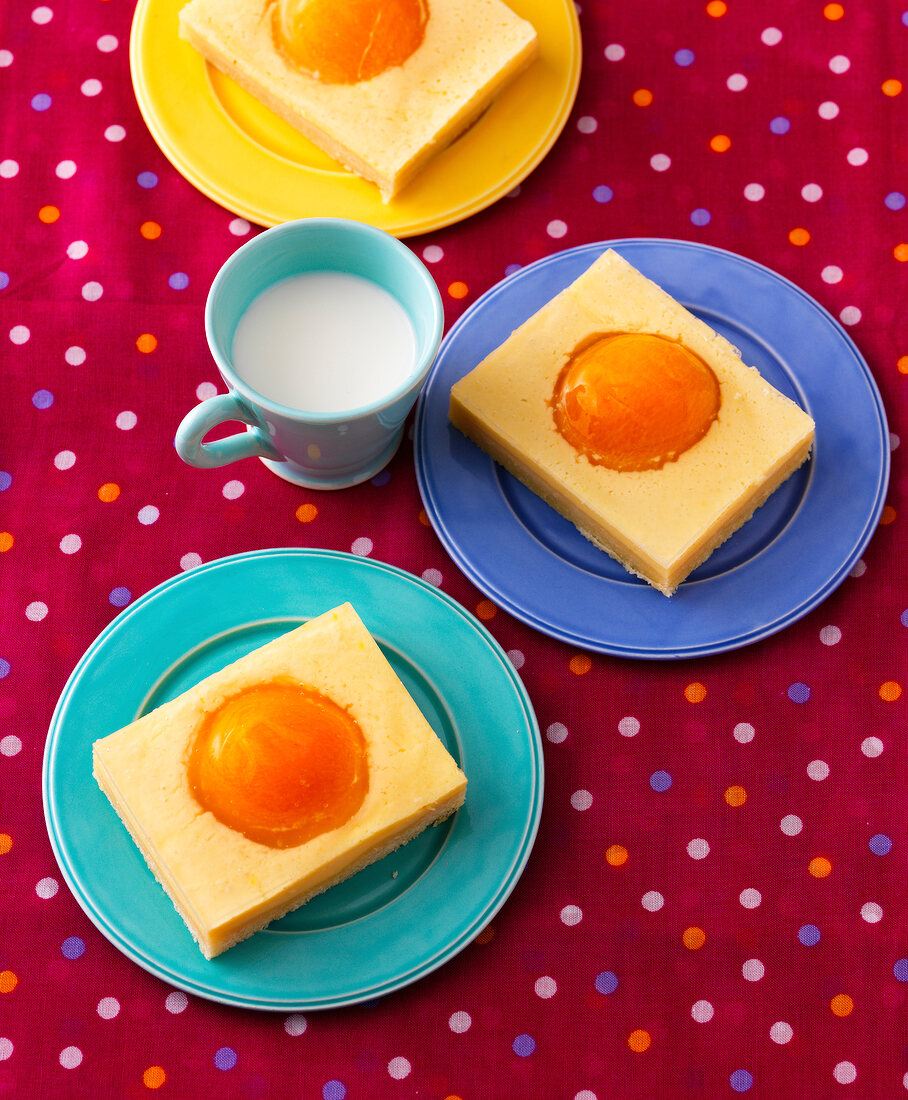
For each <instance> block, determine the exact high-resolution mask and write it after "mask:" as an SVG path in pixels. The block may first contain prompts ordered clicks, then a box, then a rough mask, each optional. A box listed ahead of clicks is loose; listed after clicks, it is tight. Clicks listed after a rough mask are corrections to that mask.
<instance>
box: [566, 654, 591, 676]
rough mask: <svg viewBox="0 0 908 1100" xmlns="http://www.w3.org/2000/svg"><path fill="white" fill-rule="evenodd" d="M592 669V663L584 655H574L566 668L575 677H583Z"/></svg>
mask: <svg viewBox="0 0 908 1100" xmlns="http://www.w3.org/2000/svg"><path fill="white" fill-rule="evenodd" d="M592 667H593V662H592V660H591V659H590V658H589V657H588V656H587V655H586V654H585V653H575V654H574V656H573V657H572V658H571V659H570V661H569V662H568V668H569V669H570V670H571V672H573V673H574V675H575V676H585V675H586V674H587V673H588V672H589V670H590V669H591V668H592Z"/></svg>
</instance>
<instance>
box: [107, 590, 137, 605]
mask: <svg viewBox="0 0 908 1100" xmlns="http://www.w3.org/2000/svg"><path fill="white" fill-rule="evenodd" d="M107 598H108V599H109V600H110V602H111V603H112V604H113V605H114V607H125V606H126V605H127V604H128V603H129V601H130V600H131V599H132V593H131V592H130V591H129V589H128V588H124V587H123V585H117V587H116V588H114V589H113V591H112V592H111V593H110V595H109V596H108V597H107Z"/></svg>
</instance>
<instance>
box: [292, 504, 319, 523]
mask: <svg viewBox="0 0 908 1100" xmlns="http://www.w3.org/2000/svg"><path fill="white" fill-rule="evenodd" d="M317 515H318V508H316V506H315V505H314V504H310V503H306V504H301V505H300V506H299V508H297V510H296V518H297V519H298V520H299V521H300V523H311V522H312V521H313V520H314V519H315V517H316V516H317Z"/></svg>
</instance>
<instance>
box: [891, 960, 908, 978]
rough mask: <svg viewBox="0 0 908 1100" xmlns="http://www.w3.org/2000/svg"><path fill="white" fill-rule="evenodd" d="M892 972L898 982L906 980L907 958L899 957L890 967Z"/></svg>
mask: <svg viewBox="0 0 908 1100" xmlns="http://www.w3.org/2000/svg"><path fill="white" fill-rule="evenodd" d="M892 973H893V974H895V976H896V977H897V978H898V980H899V981H900V982H908V959H899V961H898V962H897V963H896V964H895V966H894V967H893V968H892Z"/></svg>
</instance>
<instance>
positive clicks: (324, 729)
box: [93, 604, 467, 958]
mask: <svg viewBox="0 0 908 1100" xmlns="http://www.w3.org/2000/svg"><path fill="white" fill-rule="evenodd" d="M263 692H264V695H263ZM265 695H267V697H268V698H269V699H270V700H271V702H267V700H266V702H263V698H265ZM275 700H276V702H275ZM300 700H302V702H300ZM313 700H314V702H313ZM269 707H270V708H271V709H267V708H269ZM313 707H314V708H315V709H314V710H313V709H312V708H313ZM294 708H297V709H294ZM299 708H302V709H299ZM306 708H309V709H306ZM300 716H302V717H300ZM326 716H327V717H326ZM294 722H296V723H297V725H294ZM231 739H233V741H231ZM93 749H94V774H95V778H96V780H97V782H98V784H99V786H100V787H101V790H102V791H103V792H104V793H105V794H106V795H107V797H108V799H109V800H110V802H111V804H112V805H113V808H114V809H115V810H116V812H117V814H119V816H120V818H121V819H122V822H123V824H124V825H125V826H126V828H127V829H128V830H129V833H130V834H131V836H132V838H133V840H134V841H135V843H136V845H137V846H138V848H139V850H140V852H141V853H142V855H143V856H144V858H145V860H146V862H147V864H148V866H149V867H150V869H151V871H152V872H153V873H154V875H155V877H156V878H157V879H158V881H159V882H160V884H161V885H162V886H163V887H164V889H165V891H166V892H167V894H168V895H169V897H170V899H171V901H172V902H173V904H174V906H175V908H176V909H177V911H178V912H179V914H180V915H181V916H182V918H183V920H184V921H185V922H186V925H187V926H188V928H189V931H190V932H191V933H192V935H193V937H194V938H195V940H196V941H197V943H198V945H199V947H200V948H201V950H202V953H203V954H204V955H205V956H206V957H207V958H212V957H214V956H215V955H218V954H220V953H221V952H222V951H225V950H227V948H229V947H231V946H233V945H234V944H235V943H238V942H239V941H240V940H243V939H245V938H246V937H248V936H251V935H252V934H253V933H254V932H257V931H258V930H259V929H261V928H264V927H265V925H267V924H268V923H269V922H270V921H272V920H274V919H276V918H277V917H280V916H282V915H284V914H285V913H288V912H290V911H291V910H293V909H296V908H297V907H298V906H300V905H302V904H303V903H304V902H306V901H308V900H309V898H311V897H313V896H314V895H316V894H318V893H321V892H322V891H323V890H326V889H328V887H330V886H333V885H334V884H335V883H338V882H341V881H342V880H344V879H346V878H348V877H349V876H351V875H353V874H354V873H355V872H357V871H359V870H361V869H362V868H364V867H366V866H368V865H369V864H370V863H373V862H375V861H376V860H379V859H381V858H382V857H383V856H385V855H386V854H387V853H389V852H391V851H393V850H394V849H395V848H397V847H399V846H400V845H401V844H405V843H406V842H407V841H409V840H411V839H412V838H413V837H415V836H416V835H417V834H418V833H420V832H422V830H424V829H425V828H427V827H428V826H430V825H433V824H435V823H436V822H439V821H442V820H443V819H445V818H446V817H448V816H449V815H450V814H452V813H454V812H455V811H456V810H457V809H458V808H459V807H460V806H461V805H462V803H463V801H464V797H465V792H466V782H467V781H466V777H465V776H464V774H463V772H462V771H461V770H460V768H459V767H458V766H457V764H456V763H455V761H454V760H453V758H452V757H451V755H450V754H449V753H448V751H447V749H446V748H445V747H444V745H443V744H442V742H441V741H440V740H439V738H438V737H437V735H436V734H435V732H434V730H433V729H432V727H431V726H430V725H429V723H428V722H427V721H426V719H425V718H424V716H423V715H422V713H421V711H420V710H419V708H418V706H417V705H416V703H415V702H414V700H413V698H412V697H411V696H410V694H409V693H408V692H407V690H406V688H405V687H404V685H403V684H402V683H401V681H400V679H399V678H398V677H397V675H396V674H395V672H394V670H393V669H392V667H391V665H390V664H389V663H388V661H387V659H386V658H385V656H384V654H383V653H382V652H381V649H380V648H379V646H378V645H377V643H376V642H375V641H374V639H373V638H372V637H371V635H370V634H369V632H368V631H367V629H366V627H365V626H364V624H363V623H362V621H361V620H360V618H359V617H358V615H357V614H356V612H355V611H354V610H353V608H352V607H351V606H350V604H342V605H341V606H340V607H337V608H335V609H334V610H332V611H328V612H326V613H325V614H323V615H320V616H318V617H317V618H315V619H312V620H310V621H309V622H307V623H305V624H304V625H303V626H300V627H298V628H297V629H295V630H292V631H290V632H289V633H287V634H285V635H283V636H281V637H279V638H277V639H275V640H274V641H272V642H269V643H268V644H266V645H264V646H262V647H260V648H259V649H257V650H255V651H254V652H252V653H250V654H248V655H247V656H245V657H242V658H241V659H239V660H237V661H235V662H234V663H233V664H231V665H229V666H227V667H226V668H224V669H222V670H220V671H218V672H215V673H213V674H212V675H210V676H208V677H207V678H206V679H205V680H203V681H202V682H201V683H199V684H198V685H197V686H195V687H193V688H191V689H190V690H188V691H186V692H184V693H183V694H182V695H180V696H179V697H178V698H176V699H174V700H172V701H171V702H169V703H165V704H164V705H162V706H160V707H158V708H157V709H155V710H153V711H151V712H149V713H148V714H145V715H143V716H142V717H141V718H139V719H138V720H137V721H135V722H132V723H131V724H130V725H128V726H125V727H124V728H123V729H120V730H118V731H117V732H115V733H112V734H110V735H109V736H107V737H104V738H102V739H100V740H98V741H96V742H95V743H94V746H93ZM269 754H270V756H269ZM300 792H302V793H300ZM310 793H311V802H312V804H311V805H310V804H309V802H308V801H307V799H310ZM234 795H235V796H236V797H234ZM301 799H302V801H300V800H301ZM326 815H327V816H326ZM282 845H283V846H282Z"/></svg>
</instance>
